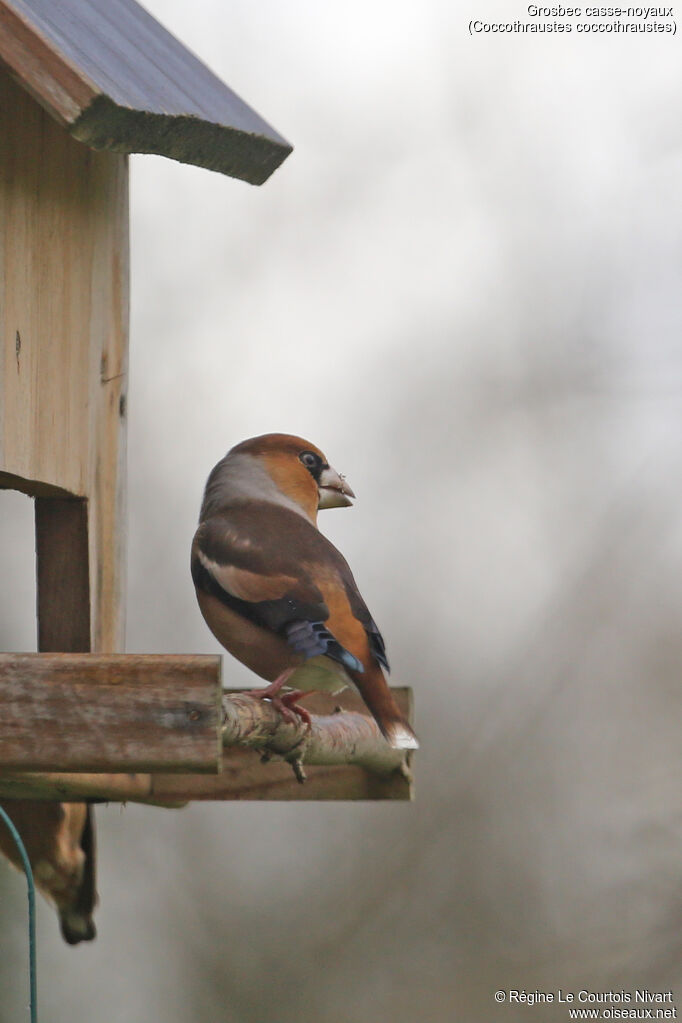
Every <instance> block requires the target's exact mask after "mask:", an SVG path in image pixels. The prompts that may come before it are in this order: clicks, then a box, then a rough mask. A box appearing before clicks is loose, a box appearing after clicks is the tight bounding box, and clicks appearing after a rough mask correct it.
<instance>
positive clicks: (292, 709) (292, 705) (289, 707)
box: [272, 689, 313, 731]
mask: <svg viewBox="0 0 682 1023" xmlns="http://www.w3.org/2000/svg"><path fill="white" fill-rule="evenodd" d="M302 696H305V693H304V692H303V690H302V689H292V690H291V692H290V693H285V694H284V696H276V697H275V698H274V699H273V701H272V703H273V706H274V707H277V710H278V711H279V712H280V714H281V715H282V717H283V718H284V720H285V721H288V722H289V724H291V725H293V724H296V718H297V717H299V718H300V719H301V721H303V723H304V724H305V725H306V726H307V728H308V731H310V729H311V728H312V727H313V719H312V718H311V716H310V714H309V712H308V711H307V710H306V709H305V707H302V706H301V704H300V703H297V700H300V699H301V697H302Z"/></svg>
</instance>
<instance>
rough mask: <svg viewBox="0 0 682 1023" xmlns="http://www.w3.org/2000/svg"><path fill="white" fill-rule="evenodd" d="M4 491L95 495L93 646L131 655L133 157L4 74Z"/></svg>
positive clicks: (0, 91) (0, 280)
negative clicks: (127, 478)
mask: <svg viewBox="0 0 682 1023" xmlns="http://www.w3.org/2000/svg"><path fill="white" fill-rule="evenodd" d="M0 138H2V145H1V146H0V340H1V343H2V349H1V351H0V486H10V487H17V488H18V489H21V490H23V491H24V492H25V493H29V494H32V495H34V496H35V495H42V496H47V495H51V494H53V495H56V494H63V495H64V496H67V495H71V496H75V497H80V498H86V499H87V515H88V529H87V540H88V548H89V573H90V582H89V586H90V597H91V616H90V617H91V622H90V626H91V635H90V640H91V645H92V647H93V648H94V649H98V650H102V651H114V650H117V649H122V646H123V631H124V621H123V614H122V607H121V600H120V596H121V593H122V589H123V583H124V576H123V568H124V556H123V555H124V543H125V529H124V526H123V513H124V508H123V504H124V499H125V492H124V473H123V465H124V458H125V423H126V420H125V414H122V413H124V412H125V398H126V389H127V340H128V170H127V164H126V158H125V157H122V156H114V155H112V154H98V153H93V152H92V151H91V150H89V149H87V148H86V147H84V146H82V145H80V144H79V143H78V142H75V141H74V140H73V139H72V138H70V137H69V135H68V134H67V133H66V132H65V131H64V130H63V129H61V128H59V127H58V125H56V124H55V123H54V121H52V119H51V118H50V117H48V115H47V114H46V113H45V112H44V111H43V110H42V109H41V108H40V107H39V106H38V104H37V103H35V102H34V101H33V100H32V99H31V98H30V96H28V95H27V93H26V92H25V91H24V90H23V89H21V88H19V86H17V85H16V84H15V83H14V82H13V81H12V80H11V78H10V77H9V76H8V75H7V74H6V73H5V72H3V71H0Z"/></svg>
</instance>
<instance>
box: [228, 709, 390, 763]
mask: <svg viewBox="0 0 682 1023" xmlns="http://www.w3.org/2000/svg"><path fill="white" fill-rule="evenodd" d="M226 746H246V747H248V748H250V749H257V750H260V751H261V752H262V753H263V754H266V755H267V754H270V755H272V754H275V755H277V756H282V757H284V759H285V760H287V761H289V762H290V763H291V764H292V765H298V766H297V767H296V766H295V770H296V771H300V770H301V769H302V765H303V764H304V763H305V764H324V765H326V766H331V765H332V764H359V765H360V766H361V767H364V768H366V769H367V770H368V771H374V772H376V773H377V774H391V773H392V772H393V771H396V770H400V771H402V770H405V753H404V751H401V750H394V749H392V748H391V747H390V746H389V745H388V743H387V742H386V740H385V739H384V737H383V735H382V734H381V732H380V731H379V729H378V727H377V725H376V724H375V722H374V719H373V718H371V717H369V715H368V714H367V713H364V714H362V713H358V712H356V711H349V710H347V711H344V710H343V709H342V708H341V707H340V706H339V707H338V709H337V710H336V712H335V713H332V714H327V715H319V714H318V715H315V716H314V717H313V718H312V727H311V728H310V729H309V728H308V727H307V726H306V725H305V724H304V723H303V722H300V723H296V724H289V723H288V722H286V721H285V720H284V719H283V717H282V716H281V714H280V713H279V712H278V711H277V710H276V709H275V707H273V705H272V704H271V703H270V702H269V701H265V700H259V699H256V698H254V697H253V696H249V695H247V694H246V693H240V692H226V693H223V747H226ZM297 776H298V775H297Z"/></svg>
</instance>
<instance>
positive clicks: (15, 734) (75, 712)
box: [0, 654, 221, 772]
mask: <svg viewBox="0 0 682 1023" xmlns="http://www.w3.org/2000/svg"><path fill="white" fill-rule="evenodd" d="M220 665H221V662H220V658H219V657H214V656H188V657H185V656H177V655H172V656H171V655H155V654H146V655H132V654H127V655H123V654H120V655H109V656H99V655H78V654H0V707H1V708H2V710H1V712H0V769H2V770H3V771H6V770H10V769H23V770H37V771H67V772H68V771H108V772H112V771H116V772H119V771H152V770H154V771H156V770H161V771H217V770H218V768H219V765H220V754H221V742H220V721H221V715H220V696H221V690H220Z"/></svg>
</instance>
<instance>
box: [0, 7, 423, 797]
mask: <svg viewBox="0 0 682 1023" xmlns="http://www.w3.org/2000/svg"><path fill="white" fill-rule="evenodd" d="M290 151H291V146H290V145H289V144H288V143H287V142H286V141H285V139H283V138H282V137H281V136H280V135H279V134H278V133H277V132H276V131H274V129H273V128H271V127H270V126H269V125H268V124H267V123H266V122H265V121H264V120H263V119H262V118H261V117H260V116H259V115H258V114H257V113H255V111H253V110H252V109H251V108H250V107H249V106H247V104H246V103H244V102H243V101H242V100H241V99H240V98H239V97H238V96H236V95H235V94H234V93H233V92H232V91H231V90H230V89H229V88H228V87H227V86H226V85H224V84H223V83H222V82H221V81H219V80H218V79H217V78H216V77H215V76H214V75H213V74H212V73H211V71H209V70H208V69H207V68H206V67H205V66H204V65H203V64H202V63H201V62H200V61H199V60H197V58H196V57H194V56H193V55H192V54H191V53H190V52H189V51H188V50H187V49H186V48H185V47H184V46H183V45H182V44H181V43H180V42H178V41H177V40H176V39H175V38H173V36H171V35H170V34H169V33H168V32H167V31H166V30H165V29H163V28H162V27H161V26H160V25H159V24H158V23H157V22H156V21H155V20H154V19H153V18H152V17H150V15H149V14H147V13H146V12H145V11H144V10H143V9H142V8H141V7H139V6H138V5H137V4H136V3H134V2H133V0H60V2H59V3H54V0H0V330H1V333H2V346H3V348H2V361H1V362H0V487H2V488H10V489H15V490H19V491H22V492H23V493H25V494H28V495H29V496H30V497H32V498H33V499H34V500H35V525H36V554H37V562H36V571H37V618H38V650H39V653H37V654H30V653H17V654H3V655H0V708H1V709H0V797H2V798H3V799H17V800H19V799H21V800H27V799H29V800H48V801H52V800H55V799H62V800H78V799H81V800H82V799H87V798H108V799H117V798H118V799H138V800H139V801H141V802H145V801H146V802H154V803H157V804H160V805H168V806H171V805H178V804H180V803H184V802H186V801H187V800H189V799H207V798H208V799H231V798H241V799H244V798H267V799H291V798H296V799H300V798H316V799H325V798H331V799H339V798H409V792H410V786H409V780H408V779H407V777H406V772H405V771H404V770H402V771H401V770H393V769H392V768H391V769H390V770H389V769H385V770H383V771H373V770H371V769H368V767H367V766H366V764H365V765H362V764H361V765H357V764H352V763H348V762H347V758H346V760H344V758H343V757H340V758H338V759H339V760H341V761H343V762H341V763H339V764H338V766H334V764H333V757H332V758H331V762H330V763H319V765H318V766H312V767H311V768H310V771H309V779H308V783H307V785H305V786H301V785H299V784H298V782H297V780H296V778H295V777H294V773H293V772H292V771H291V768H290V766H289V764H287V763H285V762H284V761H283V760H280V761H279V762H270V763H262V762H261V758H260V757H259V755H258V754H257V753H256V752H254V751H253V750H249V749H245V748H244V744H243V743H242V744H241V745H240V746H239V747H238V748H234V749H230V750H226V749H225V748H224V732H225V723H224V711H225V708H224V695H223V692H222V687H221V660H220V658H218V657H215V656H211V657H208V656H192V655H188V656H177V655H173V656H171V655H168V656H166V655H148V656H140V655H127V654H125V653H123V650H124V608H123V600H122V593H123V582H124V559H125V493H126V487H125V436H126V420H127V411H128V375H127V369H128V287H129V280H128V279H129V266H128V235H129V227H128V154H129V153H155V154H158V155H161V156H165V157H169V158H171V159H174V160H179V161H182V162H185V163H192V164H196V165H198V166H200V167H205V168H207V169H209V170H212V171H217V172H219V173H222V174H226V175H229V176H232V177H236V178H241V179H243V180H244V181H246V182H249V183H251V184H256V185H259V184H262V183H263V182H264V181H265V180H266V179H267V178H268V177H269V176H270V175H271V174H272V173H273V171H274V170H275V169H276V168H277V167H278V166H279V165H280V164H281V163H282V161H283V160H284V159H285V158H286V157H287V155H288V154H289V153H290ZM132 400H134V396H133V399H132ZM188 543H189V538H188ZM187 585H188V586H189V585H191V583H190V580H189V578H188V580H187ZM349 699H350V701H351V702H350V703H345V702H344V701H343V700H341V701H333V702H331V703H330V702H329V699H327V701H326V702H325V699H324V698H321V697H320V698H319V699H318V702H317V704H314V703H313V704H311V710H313V711H317V712H318V713H321V714H325V713H328V714H333V712H334V710H335V703H336V702H341V703H342V704H343V706H344V707H352V706H353V698H352V697H349ZM398 699H399V701H400V702H401V703H402V705H403V707H404V708H406V705H407V703H408V702H409V693H408V692H407V691H398ZM237 702H238V701H237ZM269 712H270V711H268V710H267V708H266V713H269ZM247 745H248V743H247ZM252 745H254V746H256V747H257V743H255V742H254V743H253V744H252ZM276 759H277V758H275V760H276ZM288 759H289V760H292V757H289V758H288ZM293 760H295V758H293ZM293 760H292V762H293ZM322 760H324V757H322ZM299 766H300V765H299ZM393 766H395V765H393ZM13 805H14V806H15V807H17V806H18V804H16V803H15V804H13Z"/></svg>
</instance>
